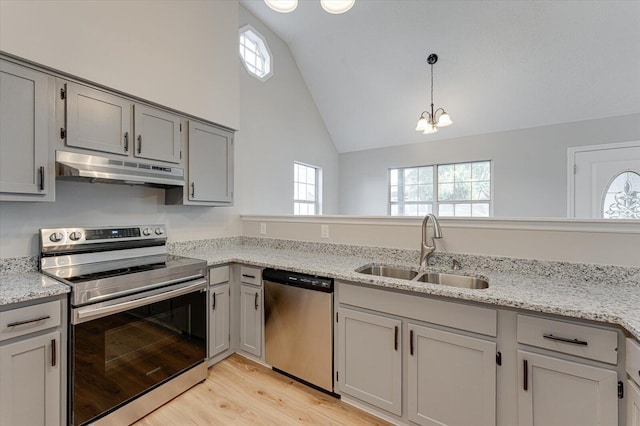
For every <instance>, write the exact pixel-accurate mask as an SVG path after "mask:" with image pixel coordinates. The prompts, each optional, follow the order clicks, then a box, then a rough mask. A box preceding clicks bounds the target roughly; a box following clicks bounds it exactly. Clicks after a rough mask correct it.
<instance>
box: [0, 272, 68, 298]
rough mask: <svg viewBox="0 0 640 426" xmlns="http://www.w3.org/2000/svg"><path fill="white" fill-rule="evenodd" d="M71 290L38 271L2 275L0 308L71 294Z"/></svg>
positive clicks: (0, 276)
mask: <svg viewBox="0 0 640 426" xmlns="http://www.w3.org/2000/svg"><path fill="white" fill-rule="evenodd" d="M70 291H71V288H70V287H69V286H67V285H65V284H62V283H61V282H59V281H56V280H54V279H53V278H49V277H47V276H46V275H43V274H41V273H39V272H37V271H32V272H17V271H16V272H2V273H0V306H4V305H11V304H13V303H19V302H28V301H31V300H37V299H42V298H45V297H49V296H59V295H61V294H65V293H69V292H70Z"/></svg>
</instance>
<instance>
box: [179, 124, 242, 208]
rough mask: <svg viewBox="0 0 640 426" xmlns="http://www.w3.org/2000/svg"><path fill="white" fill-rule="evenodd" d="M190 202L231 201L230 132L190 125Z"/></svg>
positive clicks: (231, 144) (208, 126) (231, 158)
mask: <svg viewBox="0 0 640 426" xmlns="http://www.w3.org/2000/svg"><path fill="white" fill-rule="evenodd" d="M189 200H190V201H210V202H218V203H231V202H232V201H233V133H232V132H230V131H227V130H223V129H220V128H218V127H214V126H210V125H206V124H202V123H198V122H195V121H190V122H189Z"/></svg>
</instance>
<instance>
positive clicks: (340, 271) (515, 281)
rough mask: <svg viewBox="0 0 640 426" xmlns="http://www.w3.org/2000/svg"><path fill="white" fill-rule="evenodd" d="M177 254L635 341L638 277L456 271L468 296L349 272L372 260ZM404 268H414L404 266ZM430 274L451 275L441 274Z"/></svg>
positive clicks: (221, 250) (263, 250) (262, 253)
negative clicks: (620, 332) (489, 309)
mask: <svg viewBox="0 0 640 426" xmlns="http://www.w3.org/2000/svg"><path fill="white" fill-rule="evenodd" d="M176 254H181V255H185V256H190V257H195V258H199V259H203V260H206V261H207V263H208V265H209V266H215V265H220V264H225V263H231V262H237V263H245V264H251V265H255V266H263V267H270V268H279V269H286V270H289V271H293V272H301V273H307V274H313V275H321V276H326V277H331V278H336V279H340V280H346V281H351V282H356V283H362V284H368V285H372V286H376V287H383V288H391V289H396V290H404V291H410V292H415V293H423V294H430V295H436V296H443V297H451V298H455V299H461V300H468V301H474V302H481V303H486V304H490V305H496V306H504V307H512V308H518V309H524V310H530V311H534V312H543V313H549V314H557V315H563V316H568V317H573V318H581V319H588V320H594V321H601V322H607V323H612V324H618V325H621V326H622V327H624V328H625V329H626V330H627V331H629V332H630V333H631V334H632V335H634V336H635V337H636V338H637V339H640V281H638V276H637V275H636V276H634V277H632V278H631V279H630V278H628V277H626V278H623V279H621V280H620V281H619V282H617V283H615V284H611V283H608V284H603V283H601V282H595V281H585V280H579V279H571V278H570V277H562V278H546V277H538V276H535V275H532V274H524V273H516V272H498V273H497V272H491V271H490V270H479V269H473V270H465V269H462V270H460V271H456V272H455V273H459V274H466V275H476V276H478V275H479V276H482V277H483V278H486V279H488V281H489V288H487V289H482V290H473V289H463V288H456V287H449V286H444V285H438V284H428V283H421V282H412V281H407V280H401V279H394V278H386V277H378V276H371V275H365V274H360V273H357V272H355V271H354V270H355V269H356V268H358V267H360V266H363V265H366V264H368V263H374V262H376V259H371V258H365V257H358V256H345V255H342V254H340V255H337V254H331V253H318V252H305V251H299V250H286V249H274V248H270V247H256V246H251V245H230V246H228V247H213V248H210V249H207V248H200V249H193V250H179V251H177V252H176ZM385 263H388V264H389V263H390V264H395V265H398V264H399V263H398V262H385ZM404 265H405V266H415V264H406V263H405V264H404ZM434 270H436V271H443V272H451V270H446V269H442V268H439V269H438V268H434Z"/></svg>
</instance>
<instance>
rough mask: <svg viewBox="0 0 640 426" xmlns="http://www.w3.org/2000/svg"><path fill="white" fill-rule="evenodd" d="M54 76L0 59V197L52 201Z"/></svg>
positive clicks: (14, 199) (8, 199) (13, 199)
mask: <svg viewBox="0 0 640 426" xmlns="http://www.w3.org/2000/svg"><path fill="white" fill-rule="evenodd" d="M53 89H54V82H53V78H52V77H50V76H47V75H46V74H43V73H40V72H37V71H35V70H32V69H30V68H25V67H22V66H19V65H16V64H13V63H11V62H8V61H4V60H0V200H3V201H53V199H54V197H53V196H54V186H53V180H54V175H53V173H54V168H53V164H49V150H48V135H49V129H50V128H51V129H52V128H53V120H54V113H53V99H52V97H51V96H50V93H49V92H50V91H52V90H53Z"/></svg>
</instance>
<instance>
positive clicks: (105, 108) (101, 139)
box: [61, 83, 133, 155]
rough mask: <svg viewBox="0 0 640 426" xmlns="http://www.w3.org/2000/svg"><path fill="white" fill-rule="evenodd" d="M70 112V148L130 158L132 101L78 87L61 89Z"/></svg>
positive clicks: (66, 86) (67, 129)
mask: <svg viewBox="0 0 640 426" xmlns="http://www.w3.org/2000/svg"><path fill="white" fill-rule="evenodd" d="M61 90H64V98H65V111H66V136H65V139H66V145H67V146H71V147H76V148H85V149H90V150H94V151H102V152H109V153H112V154H120V155H129V152H130V151H131V150H132V149H133V145H132V141H131V139H132V138H131V134H130V132H131V107H132V104H131V101H129V100H128V99H124V98H121V97H119V96H115V95H112V94H110V93H107V92H103V91H101V90H97V89H93V88H91V87H87V86H83V85H80V84H75V83H66V84H64V85H63V86H61Z"/></svg>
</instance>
